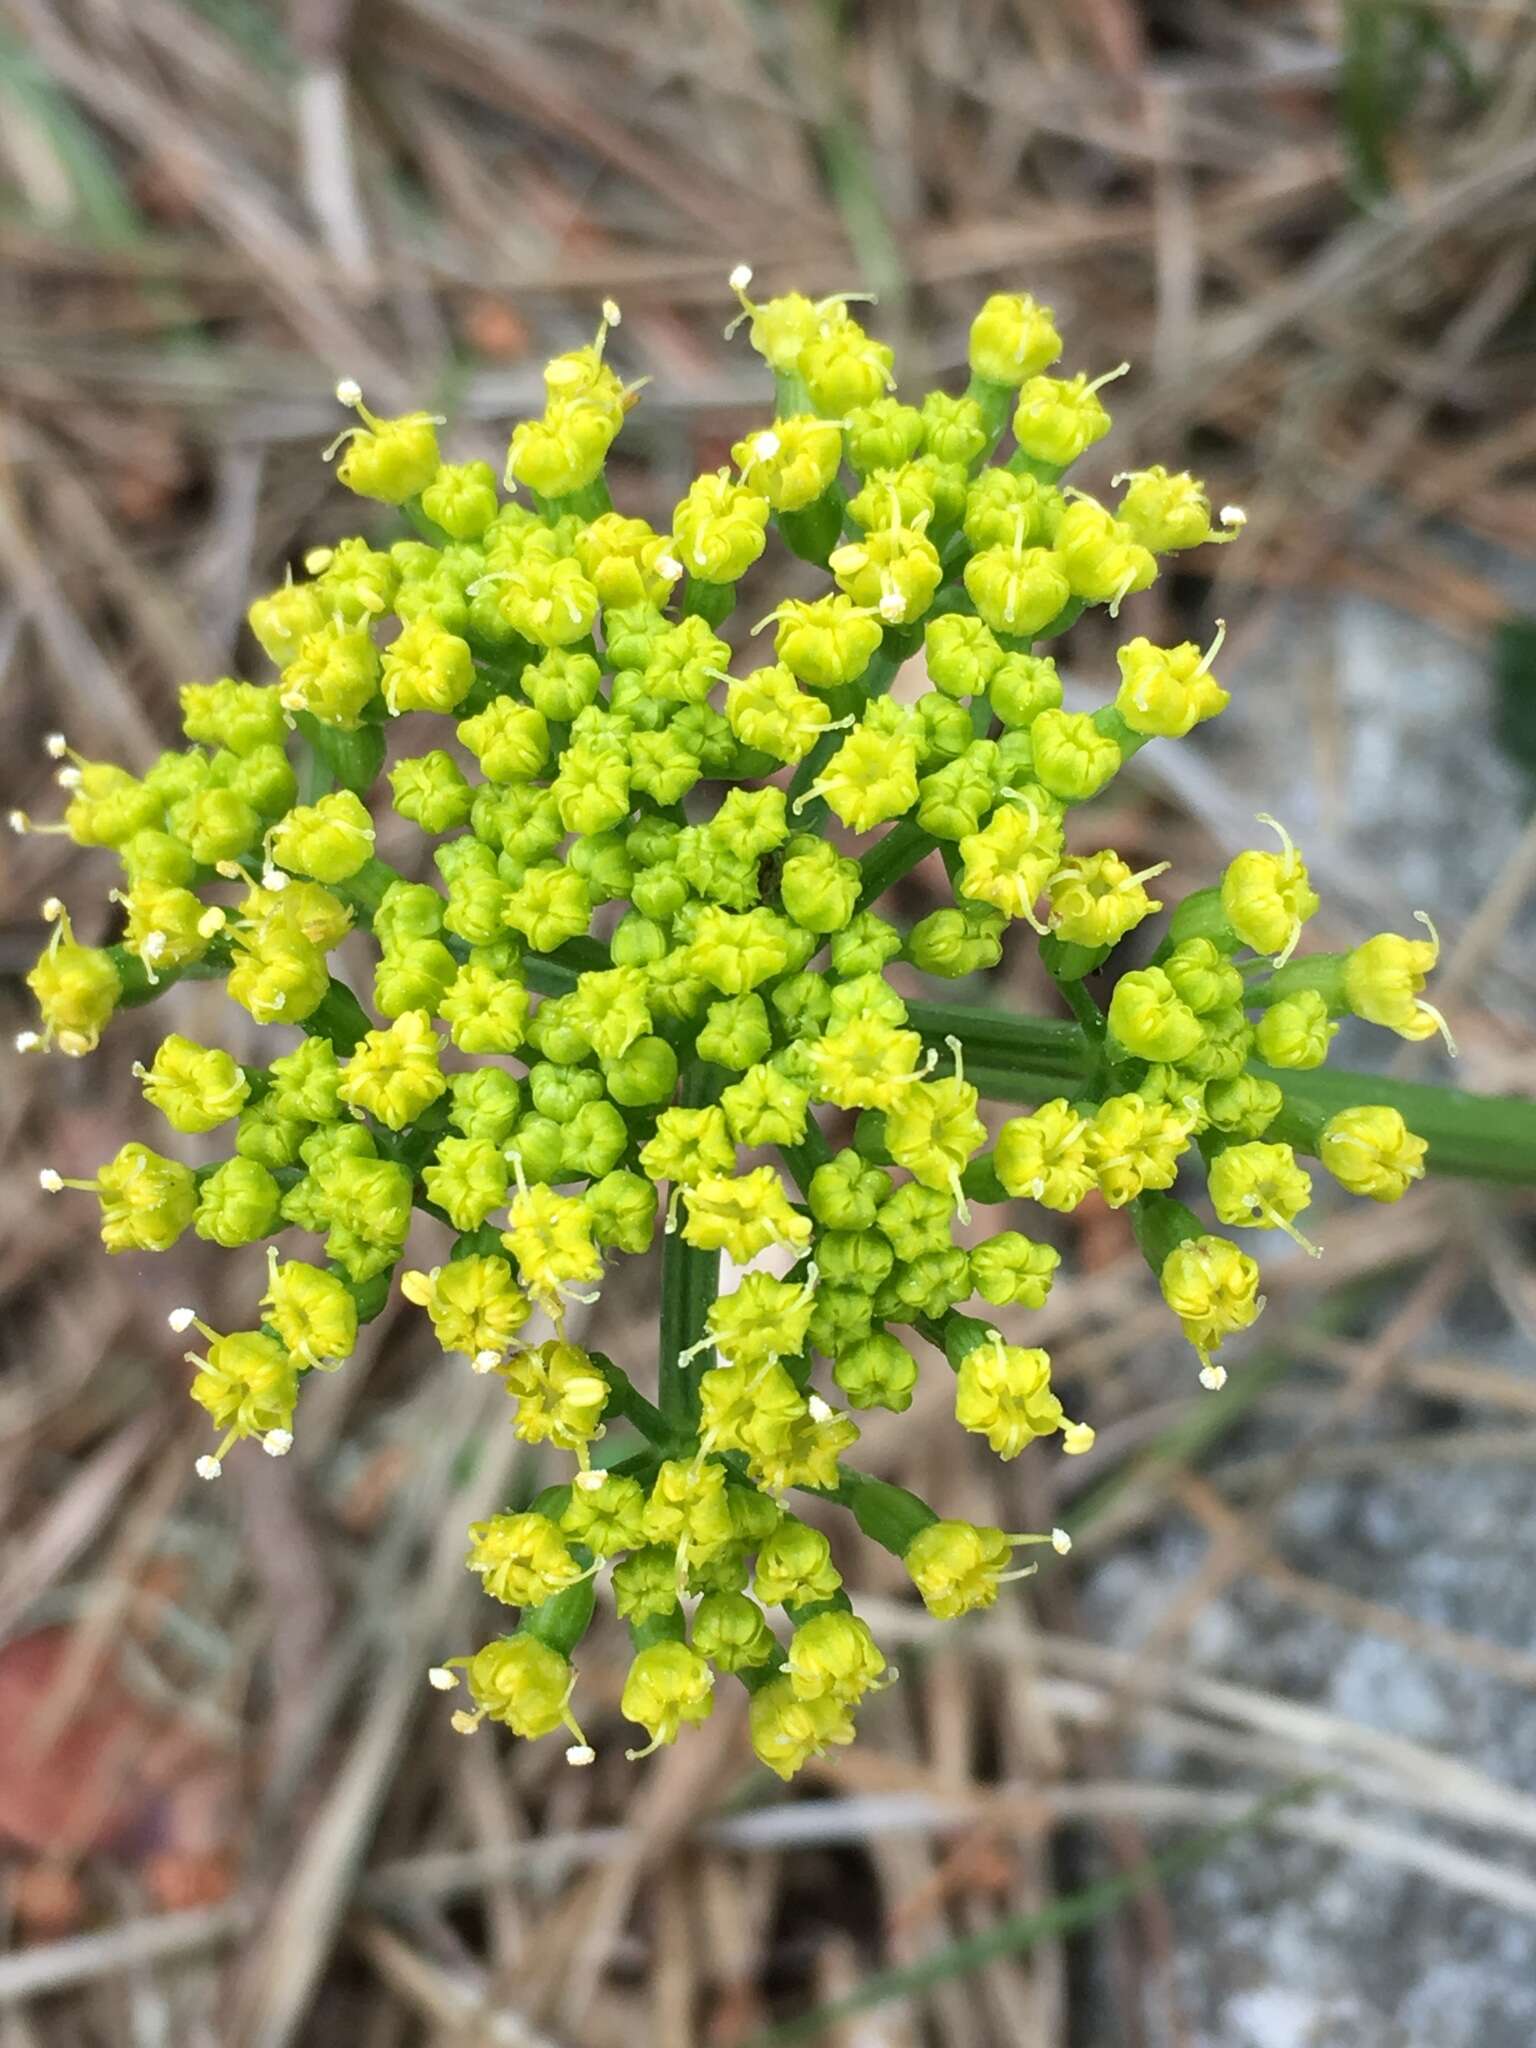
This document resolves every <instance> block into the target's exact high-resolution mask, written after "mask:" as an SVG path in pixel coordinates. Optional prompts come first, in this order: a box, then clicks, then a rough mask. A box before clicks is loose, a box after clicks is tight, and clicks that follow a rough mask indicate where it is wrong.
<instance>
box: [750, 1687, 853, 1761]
mask: <svg viewBox="0 0 1536 2048" xmlns="http://www.w3.org/2000/svg"><path fill="white" fill-rule="evenodd" d="M748 1731H749V1734H750V1737H751V1742H752V1753H753V1755H754V1756H755V1757H756V1758H757V1760H758V1762H759V1763H760V1764H766V1765H767V1767H768V1769H769V1770H770V1771H772V1772H773V1773H774V1775H775V1776H776V1777H780V1778H783V1779H784V1780H785V1781H786V1783H787V1782H788V1780H789V1779H791V1778H792V1777H793V1776H794V1775H795V1773H796V1771H798V1770H801V1769H803V1767H804V1766H805V1765H806V1764H808V1763H809V1762H810V1760H811V1758H812V1757H817V1756H824V1755H825V1754H826V1752H827V1750H828V1749H830V1748H833V1747H834V1746H838V1745H842V1744H846V1743H849V1742H852V1740H853V1736H854V1728H853V1717H852V1715H851V1714H850V1713H849V1711H848V1708H847V1707H846V1706H845V1705H844V1703H843V1702H842V1701H841V1700H838V1699H834V1698H832V1697H831V1695H830V1694H828V1695H823V1696H822V1697H820V1698H818V1699H811V1700H803V1699H800V1698H799V1697H798V1696H797V1694H796V1693H795V1690H794V1687H793V1686H792V1685H791V1683H790V1681H789V1680H788V1679H787V1678H776V1679H774V1680H773V1682H772V1683H771V1684H769V1685H764V1686H760V1687H759V1688H758V1690H757V1691H756V1692H755V1693H753V1695H752V1704H751V1707H750V1709H749V1712H748Z"/></svg>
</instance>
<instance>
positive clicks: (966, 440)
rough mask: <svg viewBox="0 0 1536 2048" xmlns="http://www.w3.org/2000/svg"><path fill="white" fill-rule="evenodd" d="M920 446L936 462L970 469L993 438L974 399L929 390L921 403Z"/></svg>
mask: <svg viewBox="0 0 1536 2048" xmlns="http://www.w3.org/2000/svg"><path fill="white" fill-rule="evenodd" d="M922 419H923V447H924V449H925V451H926V452H927V453H928V454H929V455H931V456H933V457H934V458H935V460H936V461H939V462H942V463H946V464H950V465H952V466H953V467H954V468H956V469H962V470H963V469H969V468H970V467H971V465H972V463H974V462H975V461H976V459H977V458H978V456H980V455H982V454H984V453H985V451H986V448H987V444H988V443H989V442H990V440H991V439H992V436H991V435H990V434H989V433H988V431H987V423H986V420H985V419H984V418H983V416H982V410H981V407H980V405H979V404H978V403H977V402H976V400H975V399H974V398H971V397H969V396H962V397H959V398H956V397H953V396H952V395H951V394H950V393H949V392H947V391H930V392H929V393H928V394H927V396H926V397H925V398H924V400H923V406H922Z"/></svg>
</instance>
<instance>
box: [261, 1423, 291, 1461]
mask: <svg viewBox="0 0 1536 2048" xmlns="http://www.w3.org/2000/svg"><path fill="white" fill-rule="evenodd" d="M261 1448H262V1449H263V1450H264V1451H265V1452H266V1454H267V1456H268V1457H269V1458H286V1457H287V1455H288V1453H289V1452H290V1451H291V1450H292V1449H293V1431H292V1430H290V1429H269V1430H268V1431H267V1433H266V1435H265V1436H264V1437H263V1438H262V1440H261Z"/></svg>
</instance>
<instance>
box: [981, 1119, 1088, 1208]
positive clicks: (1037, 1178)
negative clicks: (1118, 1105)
mask: <svg viewBox="0 0 1536 2048" xmlns="http://www.w3.org/2000/svg"><path fill="white" fill-rule="evenodd" d="M996 1166H997V1177H998V1179H999V1180H1000V1181H1001V1182H1002V1184H1003V1186H1004V1187H1005V1188H1006V1189H1007V1190H1008V1192H1009V1194H1010V1195H1014V1196H1020V1195H1027V1196H1028V1197H1029V1198H1030V1200H1031V1201H1035V1202H1039V1203H1041V1204H1042V1206H1043V1207H1045V1208H1047V1209H1059V1210H1064V1211H1065V1210H1070V1209H1075V1208H1076V1207H1077V1205H1078V1203H1079V1202H1080V1201H1082V1199H1083V1197H1084V1196H1085V1195H1086V1194H1087V1193H1088V1191H1089V1189H1090V1188H1091V1187H1092V1186H1093V1184H1094V1179H1093V1168H1092V1166H1091V1165H1090V1164H1089V1159H1088V1124H1087V1122H1086V1121H1085V1120H1084V1119H1083V1118H1082V1117H1080V1116H1079V1115H1077V1113H1076V1112H1075V1111H1074V1110H1073V1109H1072V1108H1071V1106H1070V1105H1069V1104H1068V1103H1067V1102H1066V1101H1065V1100H1063V1099H1062V1098H1060V1097H1058V1098H1057V1099H1056V1100H1055V1101H1054V1102H1045V1103H1042V1104H1041V1105H1040V1107H1039V1108H1038V1109H1037V1110H1035V1111H1034V1112H1033V1114H1032V1115H1030V1116H1015V1117H1010V1118H1009V1120H1008V1121H1007V1123H1005V1124H1004V1125H1003V1127H1002V1129H1001V1130H1000V1131H999V1132H998V1134H997V1152H996Z"/></svg>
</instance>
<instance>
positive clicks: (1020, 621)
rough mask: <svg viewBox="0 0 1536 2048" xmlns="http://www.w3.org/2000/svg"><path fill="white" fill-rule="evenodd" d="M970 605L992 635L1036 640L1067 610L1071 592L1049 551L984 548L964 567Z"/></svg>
mask: <svg viewBox="0 0 1536 2048" xmlns="http://www.w3.org/2000/svg"><path fill="white" fill-rule="evenodd" d="M965 587H966V590H967V592H968V593H969V595H970V598H971V602H972V603H973V604H974V605H975V607H976V609H977V611H978V612H979V613H980V614H981V616H982V618H983V620H984V621H985V622H986V624H987V625H989V626H990V627H991V628H992V630H993V632H994V633H1005V634H1007V635H1008V636H1009V637H1010V638H1013V639H1018V640H1032V639H1033V638H1034V636H1035V635H1036V634H1037V633H1041V632H1043V631H1044V630H1045V628H1046V627H1047V626H1048V625H1050V623H1051V621H1052V620H1053V619H1054V618H1056V617H1057V615H1058V614H1059V613H1060V612H1061V611H1062V610H1063V609H1064V608H1065V606H1066V603H1067V600H1068V599H1069V598H1070V597H1071V595H1072V591H1071V588H1070V586H1069V585H1068V582H1067V578H1066V575H1065V573H1064V571H1063V569H1062V565H1061V562H1060V560H1059V559H1058V557H1057V555H1056V553H1055V551H1054V550H1053V549H1051V548H1042V547H1016V546H1014V545H1012V544H1011V543H1009V544H1006V545H1004V546H1000V547H990V548H981V549H979V550H978V552H977V553H975V554H973V555H972V556H971V558H970V560H969V561H968V562H967V563H966V565H965Z"/></svg>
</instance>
